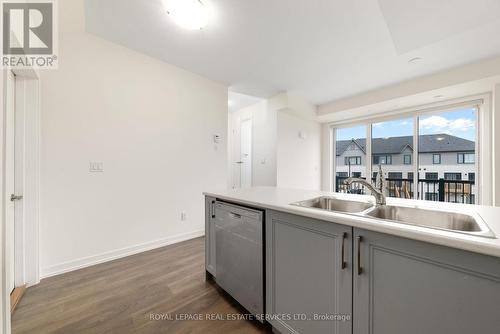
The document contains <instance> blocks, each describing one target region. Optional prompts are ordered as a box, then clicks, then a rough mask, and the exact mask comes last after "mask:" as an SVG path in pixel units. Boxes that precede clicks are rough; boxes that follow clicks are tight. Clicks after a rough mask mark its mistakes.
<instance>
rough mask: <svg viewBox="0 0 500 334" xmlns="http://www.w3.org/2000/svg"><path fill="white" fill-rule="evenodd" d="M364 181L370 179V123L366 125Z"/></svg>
mask: <svg viewBox="0 0 500 334" xmlns="http://www.w3.org/2000/svg"><path fill="white" fill-rule="evenodd" d="M365 150H366V181H369V182H371V181H372V174H373V173H372V159H373V157H372V123H369V124H368V126H367V127H366V148H365Z"/></svg>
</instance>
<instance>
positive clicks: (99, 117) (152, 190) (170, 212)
mask: <svg viewBox="0 0 500 334" xmlns="http://www.w3.org/2000/svg"><path fill="white" fill-rule="evenodd" d="M59 11H60V13H59V17H60V39H59V42H60V53H59V69H57V70H50V71H44V72H43V73H42V78H41V80H42V147H41V150H42V152H41V156H42V160H41V226H40V239H41V240H40V241H41V248H40V252H41V257H40V260H41V271H42V275H51V274H54V273H57V272H62V271H65V270H68V269H71V268H75V267H78V266H83V265H87V264H89V263H94V262H98V261H102V260H104V259H107V258H112V257H114V256H120V255H123V254H126V253H128V252H134V251H139V250H142V249H146V248H149V247H155V246H160V245H163V244H166V243H169V242H172V241H173V240H178V239H183V238H188V237H192V236H197V235H201V234H202V233H203V229H204V213H203V211H204V206H203V196H202V191H203V190H206V189H212V188H225V187H226V180H227V175H226V172H227V163H226V151H227V149H226V142H225V140H226V137H227V87H226V86H224V85H222V84H219V83H216V82H213V81H210V80H208V79H205V78H202V77H200V76H197V75H194V74H192V73H189V72H186V71H184V70H181V69H179V68H176V67H174V66H171V65H168V64H166V63H163V62H161V61H158V60H155V59H152V58H150V57H147V56H145V55H142V54H139V53H136V52H134V51H131V50H129V49H126V48H123V47H120V46H118V45H114V44H112V43H109V42H106V41H104V40H102V39H99V38H97V37H94V36H92V35H89V34H86V33H84V29H83V27H84V25H83V14H84V10H83V0H74V1H61V2H59ZM213 134H220V135H221V136H222V139H223V141H222V142H221V143H220V144H219V145H218V146H216V145H215V144H214V142H213V138H212V135H213ZM90 161H95V162H104V172H103V173H89V162H90ZM181 211H185V212H186V213H187V220H186V221H182V222H181V221H180V214H181Z"/></svg>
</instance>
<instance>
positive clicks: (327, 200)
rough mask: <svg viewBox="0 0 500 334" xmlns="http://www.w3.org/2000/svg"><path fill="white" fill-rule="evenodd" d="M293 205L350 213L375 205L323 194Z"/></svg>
mask: <svg viewBox="0 0 500 334" xmlns="http://www.w3.org/2000/svg"><path fill="white" fill-rule="evenodd" d="M292 205H296V206H302V207H305V208H315V209H321V210H326V211H336V212H348V213H360V212H363V211H365V210H368V209H369V208H371V207H373V204H372V203H367V202H360V201H349V200H344V199H337V198H333V197H328V196H322V197H317V198H313V199H310V200H306V201H301V202H297V203H292Z"/></svg>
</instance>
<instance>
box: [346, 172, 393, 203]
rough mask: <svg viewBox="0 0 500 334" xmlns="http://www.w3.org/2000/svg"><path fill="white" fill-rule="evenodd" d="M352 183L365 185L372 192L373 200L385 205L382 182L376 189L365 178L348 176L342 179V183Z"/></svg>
mask: <svg viewBox="0 0 500 334" xmlns="http://www.w3.org/2000/svg"><path fill="white" fill-rule="evenodd" d="M353 183H360V184H362V185H364V186H365V187H367V188H368V189H369V190H370V191H371V192H372V195H373V196H375V201H376V203H377V205H385V204H386V200H385V195H384V186H383V183H382V184H381V185H380V189H377V188H376V187H374V186H373V185H372V184H371V183H370V182H368V181H366V180H365V179H359V178H353V177H350V178H348V179H347V180H345V181H344V184H345V185H348V186H350V185H351V184H353Z"/></svg>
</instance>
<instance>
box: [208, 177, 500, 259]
mask: <svg viewBox="0 0 500 334" xmlns="http://www.w3.org/2000/svg"><path fill="white" fill-rule="evenodd" d="M203 194H204V195H207V196H211V197H216V198H218V199H220V200H226V201H230V202H235V203H240V204H242V205H249V206H254V207H259V208H263V209H272V210H276V211H281V212H288V213H292V214H296V215H300V216H305V217H310V218H315V219H320V220H324V221H330V222H335V223H338V224H344V225H349V226H353V227H358V228H362V229H366V230H371V231H375V232H381V233H386V234H391V235H395V236H400V237H404V238H408V239H414V240H420V241H425V242H428V243H433V244H438V245H443V246H448V247H453V248H458V249H463V250H467V251H471V252H476V253H481V254H486V255H491V256H496V257H500V239H498V238H486V237H480V236H474V235H468V234H464V233H457V232H452V231H446V230H439V229H433V228H427V227H421V226H416V225H408V224H400V223H395V222H391V221H386V220H381V219H376V218H371V217H362V216H356V215H352V214H346V213H336V212H329V211H324V210H320V209H314V208H304V207H299V206H294V205H291V203H294V202H298V201H303V200H308V199H312V198H315V197H319V196H331V197H335V198H341V199H351V200H363V201H370V202H372V203H374V201H375V199H374V198H373V197H372V196H365V195H351V194H339V193H328V192H322V191H312V190H299V189H285V188H276V187H253V188H246V189H230V190H215V191H206V192H204V193H203ZM387 204H388V205H400V206H411V207H421V208H426V209H440V210H447V211H452V212H460V213H466V214H478V215H479V216H480V217H481V218H482V219H483V220H484V222H485V223H486V224H487V225H488V227H489V228H490V229H491V230H492V232H493V233H494V234H495V235H496V236H498V237H500V208H497V207H489V206H479V205H467V204H454V203H442V202H430V201H417V200H406V199H397V198H389V197H388V198H387Z"/></svg>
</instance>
